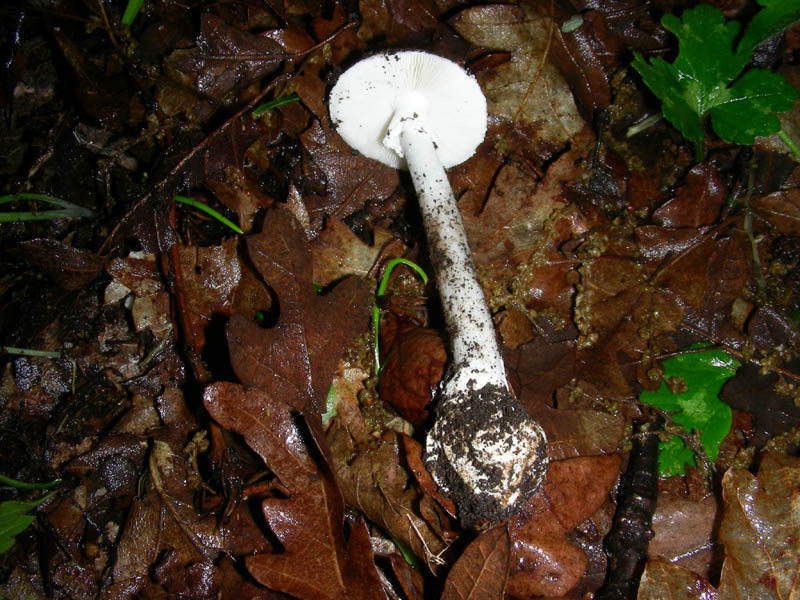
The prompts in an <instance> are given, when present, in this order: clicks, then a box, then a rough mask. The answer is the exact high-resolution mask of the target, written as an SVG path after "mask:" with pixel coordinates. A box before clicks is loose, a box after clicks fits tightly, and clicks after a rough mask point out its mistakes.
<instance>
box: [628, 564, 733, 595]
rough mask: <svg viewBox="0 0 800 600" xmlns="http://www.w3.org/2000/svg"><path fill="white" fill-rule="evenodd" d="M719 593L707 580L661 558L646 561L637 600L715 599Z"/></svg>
mask: <svg viewBox="0 0 800 600" xmlns="http://www.w3.org/2000/svg"><path fill="white" fill-rule="evenodd" d="M719 597H720V595H719V594H718V593H717V590H715V589H714V586H712V585H711V584H710V583H709V581H708V580H707V579H706V578H704V577H701V576H700V575H697V574H696V573H693V572H692V571H690V570H688V569H686V568H684V567H680V566H678V565H674V564H672V563H670V562H668V561H666V560H663V559H651V560H648V561H647V565H645V568H644V572H643V573H642V579H641V581H640V583H639V594H638V596H637V599H638V600H663V599H664V598H670V600H698V599H702V600H717V598H719Z"/></svg>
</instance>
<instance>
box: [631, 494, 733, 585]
mask: <svg viewBox="0 0 800 600" xmlns="http://www.w3.org/2000/svg"><path fill="white" fill-rule="evenodd" d="M716 515H717V499H716V497H714V496H713V495H708V496H706V497H705V498H703V499H702V500H699V501H698V500H695V499H693V498H686V497H684V496H683V495H678V494H675V493H670V492H667V491H660V492H659V496H658V500H657V501H656V512H655V514H653V533H654V535H653V539H651V540H650V544H649V546H648V547H647V552H648V555H649V556H650V557H652V558H654V557H660V558H663V559H664V560H667V561H670V562H671V563H674V564H677V565H680V566H682V567H685V568H687V569H690V570H692V571H694V572H695V573H698V574H701V575H706V576H707V575H708V573H709V567H710V566H711V561H712V558H713V557H712V551H713V540H714V523H715V522H716V521H717V518H716Z"/></svg>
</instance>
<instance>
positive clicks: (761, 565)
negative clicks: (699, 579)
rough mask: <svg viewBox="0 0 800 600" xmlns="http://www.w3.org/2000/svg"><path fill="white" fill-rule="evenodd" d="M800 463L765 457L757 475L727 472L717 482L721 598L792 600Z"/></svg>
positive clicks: (799, 534)
mask: <svg viewBox="0 0 800 600" xmlns="http://www.w3.org/2000/svg"><path fill="white" fill-rule="evenodd" d="M798 490H800V459H798V458H795V457H792V456H787V455H785V454H779V453H776V452H766V453H764V455H763V456H762V459H761V465H760V466H759V469H758V475H757V476H754V475H753V474H751V473H750V472H749V471H747V470H746V469H735V468H734V469H730V470H729V471H728V472H727V473H725V476H724V477H723V479H722V496H723V500H724V509H723V514H722V521H721V522H720V525H719V540H720V541H721V542H722V544H723V545H724V546H725V562H724V563H723V565H722V575H721V577H720V584H719V592H720V595H721V596H722V597H723V598H728V597H730V598H793V597H795V596H796V595H797V578H798V575H799V574H800V573H799V571H798V569H799V568H800V567H798V560H797V556H798V543H800V542H799V541H800V525H798V523H800V508H799V507H798Z"/></svg>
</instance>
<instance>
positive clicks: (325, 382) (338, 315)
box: [227, 209, 370, 413]
mask: <svg viewBox="0 0 800 600" xmlns="http://www.w3.org/2000/svg"><path fill="white" fill-rule="evenodd" d="M246 240H247V249H248V252H249V256H250V259H251V260H252V262H253V264H254V265H255V266H256V268H257V269H258V271H259V273H260V274H261V276H262V277H263V278H264V280H265V281H266V282H267V284H268V285H269V286H270V288H271V289H272V290H273V291H274V293H275V295H276V296H277V303H278V306H279V311H280V312H279V315H278V320H277V323H276V324H275V325H274V326H273V327H271V328H268V329H265V328H262V327H261V326H259V325H258V324H257V323H256V322H255V321H253V320H252V318H249V317H247V316H243V315H233V316H232V317H231V320H230V323H229V324H228V328H227V337H228V349H229V352H230V356H231V365H232V366H233V369H234V372H235V373H236V376H237V377H238V378H239V381H241V382H242V383H243V384H245V385H247V386H256V387H260V388H261V389H263V390H266V391H268V392H269V393H270V394H271V395H273V396H275V397H278V398H281V399H283V400H284V401H285V402H286V403H287V404H289V405H290V406H291V407H292V408H293V409H295V410H302V409H303V408H305V407H306V406H307V405H308V406H309V408H310V410H312V411H318V412H320V413H322V412H324V410H325V409H324V406H325V397H326V395H327V393H328V388H329V387H330V381H331V378H332V377H333V373H334V370H335V369H336V365H337V363H338V360H339V357H340V356H341V353H342V352H343V350H344V348H345V347H346V346H347V345H348V344H349V343H350V342H351V341H352V340H353V339H354V338H355V336H356V335H357V334H358V333H360V332H361V331H362V330H364V329H365V328H366V325H367V319H368V316H367V315H368V312H367V307H368V298H369V296H370V290H369V287H368V286H367V284H366V283H365V282H364V281H362V280H361V279H358V278H355V277H351V278H348V279H345V280H344V281H342V282H341V283H339V284H338V285H336V286H335V287H334V288H333V289H332V290H331V291H330V292H328V293H326V294H324V295H318V294H317V293H316V292H315V291H314V287H313V285H312V279H311V278H312V259H311V252H310V250H309V247H308V243H307V242H306V241H305V237H304V235H303V231H302V229H301V228H300V225H299V224H298V223H297V221H296V220H295V218H294V217H293V216H292V215H291V214H290V213H289V212H288V211H286V210H282V209H273V210H271V211H270V212H268V213H267V215H266V216H265V219H264V225H263V231H262V233H259V234H256V235H251V236H248V237H247V238H246Z"/></svg>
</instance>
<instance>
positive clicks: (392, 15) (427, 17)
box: [358, 0, 439, 47]
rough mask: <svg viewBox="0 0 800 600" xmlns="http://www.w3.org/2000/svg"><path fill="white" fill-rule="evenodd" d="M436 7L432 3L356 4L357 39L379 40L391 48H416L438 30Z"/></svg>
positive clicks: (391, 1) (397, 0)
mask: <svg viewBox="0 0 800 600" xmlns="http://www.w3.org/2000/svg"><path fill="white" fill-rule="evenodd" d="M436 5H437V3H436V2H433V0H422V1H420V0H389V1H387V0H366V1H362V2H359V5H358V9H359V12H360V13H361V27H360V28H359V29H358V35H359V37H360V38H361V39H363V40H366V41H371V40H375V39H380V40H382V42H385V43H388V44H390V45H391V46H394V47H416V46H418V45H419V44H421V43H425V42H427V41H428V40H429V39H430V37H431V36H432V35H433V32H434V31H435V30H436V28H437V27H439V21H438V18H437V17H438V13H439V10H437V6H436Z"/></svg>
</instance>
